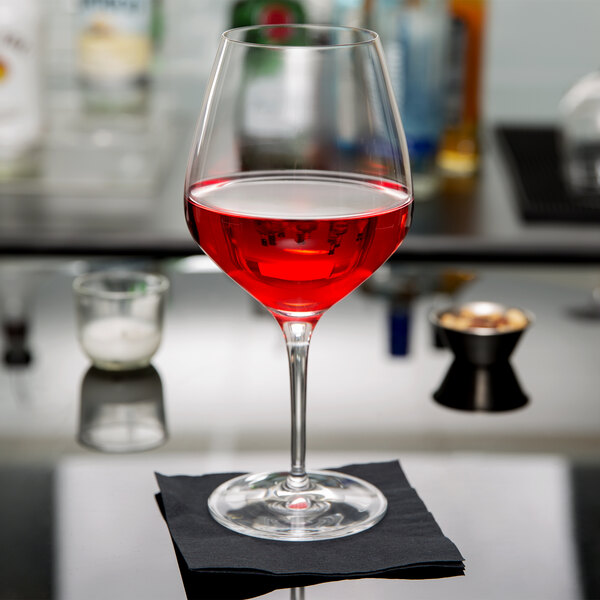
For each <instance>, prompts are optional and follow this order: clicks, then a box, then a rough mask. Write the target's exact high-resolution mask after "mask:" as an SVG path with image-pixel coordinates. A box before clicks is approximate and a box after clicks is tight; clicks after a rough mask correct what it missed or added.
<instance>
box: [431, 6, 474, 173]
mask: <svg viewBox="0 0 600 600" xmlns="http://www.w3.org/2000/svg"><path fill="white" fill-rule="evenodd" d="M450 15H451V23H452V25H451V37H450V50H449V55H450V64H449V65H448V70H447V72H448V77H447V83H446V99H447V102H446V117H445V118H446V123H445V130H444V133H443V135H442V141H441V145H440V151H439V153H438V159H437V162H438V165H439V166H440V168H441V170H442V171H443V172H444V174H446V175H448V176H465V177H468V176H471V175H473V174H474V173H475V172H476V171H477V168H478V165H479V140H478V125H479V100H480V81H481V63H482V43H483V29H484V22H485V0H450Z"/></svg>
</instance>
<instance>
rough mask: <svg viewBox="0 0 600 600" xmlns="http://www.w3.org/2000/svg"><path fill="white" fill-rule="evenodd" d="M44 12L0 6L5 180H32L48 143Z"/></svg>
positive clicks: (21, 1)
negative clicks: (43, 85) (44, 102)
mask: <svg viewBox="0 0 600 600" xmlns="http://www.w3.org/2000/svg"><path fill="white" fill-rule="evenodd" d="M40 33H41V11H40V6H39V4H38V2H37V0H0V178H2V179H9V178H12V177H17V176H24V175H29V174H31V172H32V171H33V170H34V169H35V167H36V153H37V150H38V148H39V146H40V145H41V140H42V107H41V98H42V91H41V66H40V54H41V47H40V42H41V35H40Z"/></svg>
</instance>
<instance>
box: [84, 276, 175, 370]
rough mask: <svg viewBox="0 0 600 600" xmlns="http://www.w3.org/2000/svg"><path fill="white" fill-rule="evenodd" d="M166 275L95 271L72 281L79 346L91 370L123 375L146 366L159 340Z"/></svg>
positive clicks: (166, 281) (166, 282)
mask: <svg viewBox="0 0 600 600" xmlns="http://www.w3.org/2000/svg"><path fill="white" fill-rule="evenodd" d="M168 288H169V280H168V279H167V278H166V277H165V276H164V275H159V274H153V273H142V272H136V271H98V272H94V273H86V274H84V275H80V276H79V277H77V278H76V279H75V280H74V281H73V292H74V295H75V304H76V317H77V334H78V338H79V343H80V345H81V348H82V349H83V351H84V352H85V354H86V355H87V356H88V357H89V358H90V360H91V361H92V363H93V364H94V366H96V367H98V368H99V369H106V370H113V371H122V370H128V369H141V368H143V367H146V366H148V365H149V364H150V360H151V359H152V357H153V356H154V354H155V353H156V351H157V350H158V347H159V346H160V341H161V337H162V326H163V315H164V302H165V295H166V292H167V290H168Z"/></svg>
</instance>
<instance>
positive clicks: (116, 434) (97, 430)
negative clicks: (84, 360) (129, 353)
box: [78, 366, 167, 452]
mask: <svg viewBox="0 0 600 600" xmlns="http://www.w3.org/2000/svg"><path fill="white" fill-rule="evenodd" d="M166 439H167V430H166V425H165V413H164V408H163V390H162V382H161V379H160V375H159V374H158V372H157V371H156V369H155V368H154V367H152V366H149V367H146V368H145V369H138V370H136V371H126V372H115V371H112V372H109V371H103V370H101V369H97V368H96V367H90V368H89V369H88V371H87V372H86V374H85V377H84V378H83V382H82V384H81V412H80V416H79V434H78V441H79V442H80V443H81V444H82V445H84V446H87V447H88V448H93V449H94V450H100V451H101V452H140V451H142V450H150V449H152V448H157V447H158V446H160V445H162V444H163V443H164V442H165V441H166Z"/></svg>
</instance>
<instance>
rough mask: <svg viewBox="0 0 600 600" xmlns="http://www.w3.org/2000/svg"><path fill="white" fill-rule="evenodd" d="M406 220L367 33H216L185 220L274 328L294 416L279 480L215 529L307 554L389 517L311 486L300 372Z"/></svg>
mask: <svg viewBox="0 0 600 600" xmlns="http://www.w3.org/2000/svg"><path fill="white" fill-rule="evenodd" d="M411 213H412V190H411V181H410V173H409V166H408V153H407V149H406V142H405V138H404V133H403V131H402V125H401V123H400V117H399V114H398V110H397V107H396V104H395V102H394V98H393V94H392V91H391V87H390V82H389V77H388V74H387V71H386V67H385V64H384V59H383V54H382V50H381V45H380V42H379V38H378V36H377V34H376V33H374V32H372V31H368V30H366V29H353V28H345V27H330V26H316V25H305V26H300V25H284V26H277V25H269V26H255V27H243V28H238V29H232V30H229V31H227V32H225V33H224V34H223V36H222V38H221V43H220V47H219V50H218V52H217V56H216V59H215V63H214V67H213V71H212V74H211V78H210V82H209V85H208V89H207V93H206V96H205V99H204V105H203V108H202V111H201V114H200V118H199V122H198V126H197V130H196V136H195V140H194V144H193V147H192V151H191V155H190V159H189V163H188V168H187V173H186V180H185V215H186V220H187V224H188V227H189V230H190V232H191V234H192V236H193V237H194V239H195V240H196V241H197V242H198V244H199V245H200V246H201V248H202V249H203V250H204V252H205V253H206V254H207V255H208V256H209V257H210V258H212V259H213V260H214V262H216V263H217V265H218V266H219V267H220V268H221V269H222V270H223V271H225V273H227V274H228V275H229V276H230V277H231V278H232V279H233V280H234V281H236V282H237V283H238V284H239V285H240V286H241V287H242V288H244V289H245V290H246V291H247V292H249V293H250V294H251V295H252V296H253V297H254V298H256V300H258V301H259V302H260V303H262V304H263V305H264V306H265V307H266V308H267V309H268V310H269V311H270V312H271V314H272V315H273V316H274V317H275V319H276V320H277V322H278V323H279V325H280V327H281V329H282V331H283V334H284V337H285V343H286V346H287V353H288V358H289V366H290V382H291V413H292V427H291V469H290V470H289V472H280V473H260V474H249V475H242V476H239V477H236V478H234V479H232V480H230V481H227V482H226V483H224V484H222V485H221V486H220V487H218V488H217V489H216V490H215V491H214V492H213V493H212V494H211V496H210V498H209V501H208V507H209V510H210V513H211V514H212V516H213V518H214V519H216V521H218V522H219V523H221V524H222V525H224V526H225V527H228V528H229V529H232V530H234V531H237V532H238V533H243V534H246V535H250V536H254V537H259V538H266V539H278V540H290V541H305V540H318V539H331V538H337V537H342V536H346V535H351V534H354V533H357V532H359V531H363V530H365V529H367V528H369V527H371V526H372V525H374V524H375V523H377V522H378V521H379V520H380V519H381V518H382V517H383V516H384V514H385V511H386V508H387V501H386V499H385V497H384V496H383V494H382V493H381V492H380V491H379V490H378V489H377V488H375V487H374V486H373V485H371V484H370V483H367V482H365V481H362V480H360V479H358V478H355V477H351V476H349V475H346V474H342V473H334V472H331V471H311V472H307V471H306V469H305V417H306V367H307V358H308V349H309V342H310V339H311V334H312V332H313V329H314V327H315V325H316V324H317V322H318V321H319V319H320V317H321V316H322V315H323V313H324V312H325V311H326V310H327V309H328V308H329V307H331V306H332V305H333V304H335V303H336V302H337V301H338V300H340V299H341V298H343V297H344V296H346V295H347V294H348V293H350V292H351V291H352V290H354V289H355V288H356V287H357V286H358V285H360V284H361V283H362V282H363V281H364V280H365V279H367V278H368V277H369V276H370V275H371V274H372V273H373V272H374V271H375V270H376V269H377V268H379V267H380V266H381V265H382V264H383V263H384V262H385V261H386V260H387V258H388V257H389V256H390V255H391V254H392V253H393V252H394V251H395V250H396V249H397V248H398V246H399V245H400V243H401V242H402V240H403V239H404V236H405V235H406V232H407V230H408V228H409V226H410V221H411Z"/></svg>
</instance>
